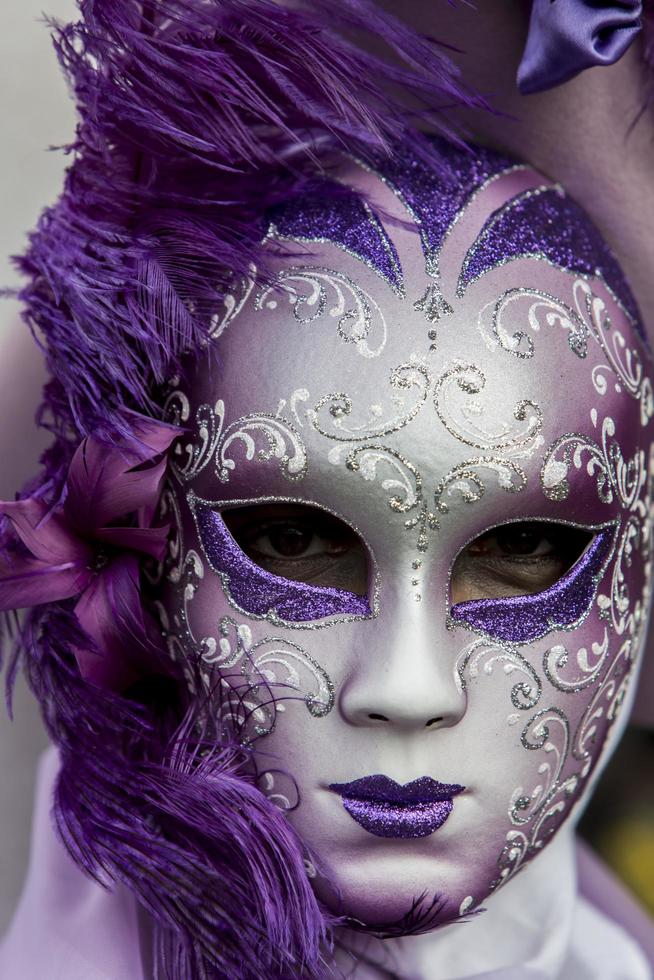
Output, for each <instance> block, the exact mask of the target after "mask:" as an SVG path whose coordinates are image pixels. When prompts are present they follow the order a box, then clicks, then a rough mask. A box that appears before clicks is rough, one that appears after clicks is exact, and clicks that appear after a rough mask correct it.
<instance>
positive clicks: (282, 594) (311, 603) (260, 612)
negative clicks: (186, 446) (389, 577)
mask: <svg viewBox="0 0 654 980" xmlns="http://www.w3.org/2000/svg"><path fill="white" fill-rule="evenodd" d="M189 503H190V505H191V509H192V511H193V514H194V517H195V522H196V525H197V529H198V534H199V536H200V541H201V542H202V549H203V551H204V554H205V556H206V559H207V561H208V562H209V565H210V567H211V569H212V570H213V571H214V572H216V573H217V574H218V575H220V577H221V579H222V581H223V587H224V589H225V592H226V594H227V596H228V598H229V599H231V600H232V601H233V602H234V603H235V604H236V605H237V606H238V607H239V609H241V610H242V611H243V612H245V613H249V614H251V615H253V616H262V617H264V616H268V615H270V614H271V613H272V614H273V615H274V616H275V617H276V618H279V619H282V620H285V621H286V622H290V623H304V622H310V621H311V620H315V619H324V618H325V617H326V616H357V617H361V616H371V615H372V610H371V608H370V603H369V601H368V598H367V596H360V595H356V594H355V593H354V592H347V591H345V590H343V589H334V588H330V587H327V586H318V585H307V584H306V583H304V582H293V581H292V580H290V579H287V578H283V577H282V576H280V575H273V574H272V573H271V572H267V571H265V569H263V568H260V567H259V566H258V565H256V564H255V563H254V562H253V561H252V560H251V559H250V558H248V556H247V555H246V554H244V552H243V551H242V550H241V549H240V548H239V546H238V545H237V543H236V542H235V541H234V539H233V537H232V536H231V534H230V533H229V531H228V530H227V527H226V525H225V522H224V521H223V519H222V517H221V515H220V513H219V512H218V511H217V510H214V509H213V508H212V507H210V506H208V505H206V504H201V503H200V502H199V501H197V500H196V499H189Z"/></svg>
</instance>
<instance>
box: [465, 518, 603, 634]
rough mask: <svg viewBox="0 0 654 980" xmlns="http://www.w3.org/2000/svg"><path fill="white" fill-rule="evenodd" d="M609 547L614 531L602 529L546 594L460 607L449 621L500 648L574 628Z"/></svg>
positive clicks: (584, 610) (587, 606) (588, 602)
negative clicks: (497, 642) (499, 644)
mask: <svg viewBox="0 0 654 980" xmlns="http://www.w3.org/2000/svg"><path fill="white" fill-rule="evenodd" d="M614 541H615V527H613V526H612V527H607V528H603V529H602V530H601V531H599V532H598V534H597V535H596V536H595V537H594V538H593V540H592V542H591V544H590V546H589V547H588V548H587V549H586V551H585V552H584V554H583V555H582V556H581V558H580V559H579V561H578V562H577V563H576V564H575V565H574V566H573V568H572V569H571V570H570V571H569V572H568V573H567V575H564V576H563V578H562V579H560V580H559V581H558V582H557V583H556V584H555V585H553V586H551V587H550V588H549V589H545V591H543V592H537V593H535V594H533V595H518V596H508V597H507V598H503V599H472V600H470V601H469V602H459V603H457V604H456V605H454V606H452V608H451V609H450V618H451V619H452V620H453V621H454V622H455V623H461V624H462V625H465V626H471V627H472V628H473V629H477V630H483V631H484V632H485V633H488V634H489V635H490V636H492V637H494V638H495V639H497V640H502V641H504V642H505V643H531V642H532V641H533V640H537V639H538V638H539V637H541V636H544V635H545V634H546V633H549V632H551V630H554V629H559V628H563V629H567V628H569V627H570V626H574V625H575V623H578V622H579V620H580V619H581V618H582V617H583V616H584V615H585V614H586V613H587V612H588V610H589V609H590V605H591V603H592V601H593V599H594V597H595V592H596V589H597V584H598V582H599V579H600V577H601V575H602V571H603V569H604V567H605V565H606V562H607V561H608V559H609V557H610V555H611V553H612V551H613V543H614Z"/></svg>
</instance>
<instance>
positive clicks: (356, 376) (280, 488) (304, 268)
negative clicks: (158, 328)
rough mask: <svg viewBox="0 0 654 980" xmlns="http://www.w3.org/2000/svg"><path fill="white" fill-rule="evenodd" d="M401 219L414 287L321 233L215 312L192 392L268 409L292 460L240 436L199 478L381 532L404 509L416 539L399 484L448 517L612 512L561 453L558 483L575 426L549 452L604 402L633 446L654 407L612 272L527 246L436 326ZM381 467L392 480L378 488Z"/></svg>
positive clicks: (430, 514)
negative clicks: (273, 276)
mask: <svg viewBox="0 0 654 980" xmlns="http://www.w3.org/2000/svg"><path fill="white" fill-rule="evenodd" d="M403 234H404V241H403V242H402V243H401V247H400V250H399V251H400V255H401V256H402V258H403V260H404V261H403V265H404V268H405V269H406V279H407V286H406V288H407V292H406V295H398V294H397V293H396V292H395V291H394V290H392V289H391V288H389V286H388V285H387V284H386V283H385V282H383V281H381V280H380V277H379V276H378V275H376V274H375V272H374V271H372V270H370V269H369V268H367V267H366V266H365V265H364V264H363V263H362V262H360V261H359V260H357V259H356V258H354V257H352V256H349V255H347V254H345V255H344V254H343V253H342V251H340V250H339V249H337V248H335V247H329V248H327V247H325V246H320V247H316V246H307V247H306V248H305V250H304V254H303V256H302V262H301V263H299V262H295V263H294V264H293V265H290V266H286V267H284V268H283V269H282V270H281V272H280V280H281V281H280V284H279V285H277V286H276V287H260V288H256V287H254V288H252V289H251V291H250V293H249V296H248V298H247V300H246V301H245V303H244V304H243V306H242V309H241V311H240V313H239V315H238V317H237V318H235V319H234V320H232V322H230V323H229V324H228V325H227V326H225V327H223V329H222V332H221V334H220V336H219V338H218V341H217V348H218V351H217V357H216V358H215V359H214V360H213V361H211V362H209V361H207V362H206V364H205V367H204V369H203V370H202V371H200V372H198V373H197V374H196V375H195V376H194V378H193V383H192V388H193V399H194V404H195V405H196V406H197V405H199V404H200V403H202V402H205V403H206V404H207V405H214V403H215V402H216V398H217V396H220V399H221V400H222V402H224V412H225V421H226V423H227V424H229V425H232V424H235V423H236V422H237V421H238V420H239V419H241V420H243V419H245V420H247V419H250V418H251V417H252V418H253V417H254V416H257V415H259V416H261V417H266V418H272V419H274V420H275V421H274V428H275V430H276V432H277V434H278V437H279V438H280V439H282V440H283V441H284V440H285V443H286V445H285V448H284V450H283V452H282V453H281V457H284V456H288V455H289V454H290V455H291V457H292V458H293V467H295V471H294V472H292V473H291V472H289V468H288V467H287V466H284V465H280V456H279V455H276V454H275V453H272V454H270V453H267V452H265V451H262V445H263V444H262V445H260V446H259V447H258V450H257V451H255V452H248V451H247V445H248V444H247V440H245V439H240V440H239V439H238V438H232V440H231V442H230V447H231V450H232V452H233V453H234V454H235V455H234V459H236V458H238V465H235V466H233V467H231V468H228V469H227V470H224V471H223V477H224V476H228V477H229V479H228V480H227V481H223V480H221V479H219V480H216V476H217V472H216V468H215V466H214V467H213V468H208V469H205V470H204V471H203V473H202V474H201V475H200V476H199V478H198V481H197V492H198V493H200V495H204V496H211V495H212V494H214V495H215V494H216V493H217V495H218V497H220V496H224V499H226V500H228V499H230V498H232V499H233V498H234V497H247V496H257V495H261V496H270V495H279V494H284V495H287V496H288V495H293V496H295V495H297V496H299V497H306V498H307V499H310V500H312V501H316V502H321V503H323V504H324V505H325V506H326V507H329V508H332V509H335V510H336V511H338V512H340V513H343V514H344V515H349V516H350V517H351V519H352V520H353V521H354V522H355V523H357V525H358V526H359V527H363V528H365V526H366V525H367V524H370V525H371V526H378V525H379V520H380V518H383V525H384V534H385V535H386V534H387V525H391V526H392V525H393V523H394V524H395V525H396V526H397V528H398V529H399V531H400V535H399V536H400V537H401V538H402V540H405V541H406V543H407V546H411V547H413V546H417V537H420V527H418V530H417V531H416V533H415V534H414V535H413V540H412V542H411V543H410V539H411V538H412V536H411V535H410V534H404V533H403V531H402V529H403V528H404V524H405V520H404V517H403V515H404V514H405V513H406V511H404V510H398V509H397V508H396V509H395V511H393V508H392V507H391V502H392V501H393V500H394V499H396V498H397V497H398V496H399V497H400V498H402V501H401V502H402V504H403V505H411V506H409V510H413V511H415V512H416V514H420V511H421V509H422V510H424V511H426V512H427V513H426V514H423V515H422V517H421V520H422V521H423V523H424V522H425V521H426V522H427V523H429V521H431V523H432V524H434V525H436V524H438V525H439V530H440V532H441V533H446V534H450V533H452V532H453V531H455V530H456V528H457V524H458V525H461V523H462V522H463V524H464V525H465V527H466V528H469V524H468V522H469V521H470V520H471V519H472V520H473V521H474V522H478V523H479V530H480V531H481V530H482V529H483V526H484V525H486V526H488V525H489V524H492V523H493V521H495V522H499V521H501V520H510V519H515V518H516V517H518V516H525V515H528V514H533V515H534V516H551V517H552V518H554V519H556V518H560V519H565V520H570V521H576V522H579V523H582V524H588V523H592V522H593V521H602V520H607V519H611V518H612V517H614V516H615V514H616V512H617V509H619V503H618V501H617V499H615V500H614V502H613V506H607V504H606V502H605V501H602V500H600V499H599V498H598V496H597V492H596V487H595V483H594V481H593V480H589V479H588V477H587V473H586V471H585V469H584V468H582V467H577V466H575V465H572V466H569V467H568V469H567V470H566V475H565V480H566V481H567V482H566V485H569V486H570V488H571V490H572V491H573V492H567V493H566V494H565V497H564V496H563V495H562V488H561V486H560V484H561V480H562V479H563V477H562V473H563V470H562V468H561V467H562V466H565V460H564V458H563V457H564V456H565V455H566V452H568V448H570V447H571V446H572V443H570V444H569V446H567V445H566V446H565V447H564V448H563V449H562V450H561V453H559V455H562V458H561V459H559V458H554V457H555V456H556V453H554V456H552V458H551V460H550V461H549V462H548V459H549V457H548V455H547V454H548V450H550V449H551V447H554V446H555V444H556V443H557V441H558V440H560V439H561V438H562V437H563V436H565V435H566V434H567V433H577V434H578V435H579V436H584V437H586V438H587V439H588V440H590V442H591V443H592V442H593V441H598V442H599V444H601V442H602V438H603V434H602V426H603V424H604V420H605V419H606V418H611V419H612V420H613V423H614V425H616V426H617V428H618V430H619V431H617V438H618V440H621V445H622V447H623V451H624V454H625V456H631V455H633V452H634V451H635V443H634V439H635V440H636V442H637V441H638V433H639V430H641V429H642V428H643V426H642V421H643V419H645V420H647V413H648V411H649V409H648V407H647V400H648V397H649V395H648V389H647V386H646V383H645V377H644V372H641V373H642V374H643V377H641V378H640V381H639V382H637V381H636V378H635V375H634V377H631V376H629V374H628V372H629V371H630V370H631V371H632V372H633V370H634V369H635V368H636V360H637V358H638V357H639V356H641V355H639V350H638V349H639V346H640V345H639V342H638V338H637V336H636V335H635V332H634V330H633V329H632V328H631V326H630V324H629V321H628V319H627V317H626V316H625V315H624V313H623V312H622V310H621V309H620V307H619V306H618V305H617V304H616V302H615V300H614V299H613V297H612V296H611V294H610V292H609V291H608V290H607V288H606V286H605V285H604V284H603V283H602V282H601V281H595V282H591V281H588V280H587V279H584V278H580V277H578V276H575V275H573V274H570V273H568V272H565V271H562V270H560V269H556V268H554V267H553V266H551V265H550V264H549V263H547V262H545V261H539V260H538V259H534V258H524V259H518V260H514V261H513V262H511V263H510V264H505V265H501V266H500V267H498V268H497V269H495V270H491V271H489V272H488V273H487V274H486V275H485V276H483V277H481V278H480V279H479V280H478V281H477V282H474V283H472V284H471V285H469V286H468V287H467V289H466V290H465V292H464V294H463V295H462V296H457V295H456V292H454V294H453V295H450V296H449V297H448V298H447V303H448V306H449V311H448V314H447V316H446V317H443V318H441V319H440V321H439V322H438V324H437V329H434V325H433V322H432V321H429V320H427V319H426V318H425V316H424V311H423V310H421V309H420V308H418V309H416V299H415V298H416V297H419V296H420V290H421V289H423V288H424V273H423V272H422V270H423V262H422V256H421V250H420V243H419V241H418V236H417V235H416V234H415V233H411V231H405V230H403ZM455 249H456V242H454V243H453V250H455ZM461 251H462V249H461V248H459V252H461ZM444 258H445V260H446V261H445V262H444V261H443V258H441V264H442V265H447V263H448V262H449V261H450V259H449V255H448V254H447V253H445V256H444ZM416 270H417V272H416ZM451 278H452V279H454V277H453V276H452V277H451ZM413 280H415V282H414V281H413ZM418 305H419V304H418ZM623 345H624V346H623ZM209 365H210V369H209ZM643 413H645V414H644V415H643ZM246 427H247V426H246ZM236 431H237V430H235V432H234V433H233V435H234V436H235V434H236ZM253 431H254V430H253ZM258 431H259V436H258V437H257V438H259V440H261V439H263V440H264V441H265V439H266V438H267V437H266V436H265V435H264V433H263V430H262V429H259V430H258ZM268 435H269V436H270V433H269V434H268ZM613 435H616V433H614V434H613ZM255 441H256V440H255ZM264 449H265V447H264ZM234 459H232V460H231V462H232V463H233V462H234ZM225 462H226V463H229V462H230V460H228V459H226V461H225ZM289 477H292V479H289ZM389 480H391V481H394V487H395V491H396V492H385V491H384V487H383V484H384V483H387V482H388V481H389ZM419 497H420V498H421V499H418V498H419ZM563 501H565V502H563ZM473 503H474V504H475V507H474V513H473V508H471V506H470V505H471V504H473ZM394 515H395V517H396V520H395V522H393V521H392V520H391V518H392V517H393V516H394ZM457 515H458V519H457ZM432 518H433V520H432ZM460 533H461V532H460V531H459V534H460ZM397 544H398V541H395V540H394V542H393V545H394V546H397ZM424 545H425V535H424V534H423V535H422V536H421V548H422V547H424Z"/></svg>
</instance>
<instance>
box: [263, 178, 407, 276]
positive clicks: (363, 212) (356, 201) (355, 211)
mask: <svg viewBox="0 0 654 980" xmlns="http://www.w3.org/2000/svg"><path fill="white" fill-rule="evenodd" d="M269 217H270V220H271V231H272V232H273V234H276V235H277V236H278V237H280V238H285V239H291V240H294V241H304V242H324V241H328V242H332V243H333V244H334V245H337V246H338V247H339V248H343V249H345V251H346V252H349V253H351V254H352V255H354V256H356V258H358V259H361V261H362V262H365V263H366V265H368V266H369V267H370V268H371V269H374V270H375V272H378V273H379V275H380V276H381V277H382V278H383V279H385V280H386V282H387V283H388V284H389V285H390V286H391V287H392V288H393V289H394V290H395V291H396V292H398V293H403V292H404V278H403V275H402V266H401V264H400V257H399V255H398V254H397V250H396V248H395V245H393V242H392V241H391V240H390V238H389V237H388V235H387V234H386V231H385V230H384V227H383V225H382V223H381V221H380V220H379V218H378V217H377V215H376V214H375V212H374V211H373V210H372V208H370V207H369V206H368V205H367V204H366V203H365V201H363V200H362V198H361V197H360V196H359V195H358V194H354V193H353V192H352V191H351V190H349V189H347V188H342V187H340V186H339V185H338V184H335V183H328V182H326V181H325V182H324V186H323V187H321V186H320V185H318V186H317V187H316V188H315V190H314V195H313V196H312V197H308V196H307V197H302V198H301V199H299V200H295V201H291V202H290V203H288V204H284V205H280V206H279V207H277V208H274V209H273V210H271V211H270V212H269Z"/></svg>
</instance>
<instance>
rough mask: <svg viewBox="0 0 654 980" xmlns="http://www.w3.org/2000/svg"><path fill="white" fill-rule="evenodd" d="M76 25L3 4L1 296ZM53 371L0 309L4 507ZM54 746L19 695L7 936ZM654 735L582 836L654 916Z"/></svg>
mask: <svg viewBox="0 0 654 980" xmlns="http://www.w3.org/2000/svg"><path fill="white" fill-rule="evenodd" d="M42 3H44V4H45V5H46V6H47V9H48V13H49V15H50V16H52V17H56V18H59V19H61V20H69V19H72V18H73V17H74V14H75V5H74V2H73V0H5V2H4V4H3V30H2V32H0V131H1V132H2V150H1V152H0V285H1V286H5V287H6V286H16V285H18V279H17V276H16V274H15V272H14V270H13V268H12V266H11V263H10V260H9V256H10V255H12V254H16V253H18V252H20V251H21V250H22V249H23V248H24V246H25V242H26V237H25V236H26V232H27V231H28V230H29V228H31V227H32V226H33V225H34V224H35V223H36V221H37V218H38V215H39V213H40V211H41V209H42V208H43V207H44V206H45V205H47V204H48V203H50V202H52V201H53V200H54V199H55V197H56V196H57V193H58V190H59V188H60V185H61V181H62V175H63V171H64V168H65V162H66V161H65V156H64V154H63V153H62V152H61V151H49V150H48V147H52V146H60V145H62V144H64V143H66V142H67V141H69V140H70V139H71V137H72V134H73V131H74V115H73V111H72V106H71V103H70V100H69V98H68V94H67V91H66V86H65V83H64V81H63V79H62V77H61V74H60V72H59V68H58V65H57V62H56V58H55V56H54V53H53V50H52V46H51V43H50V39H49V35H48V30H47V27H46V26H45V23H44V20H43V16H42V12H41V4H42ZM44 376H45V374H44V368H43V364H42V361H41V358H40V355H39V354H38V351H37V348H36V347H35V345H34V344H33V342H32V340H31V338H30V337H29V335H28V332H27V331H26V330H25V328H24V327H22V326H21V324H20V319H19V309H18V304H17V303H16V302H15V301H14V300H11V299H7V300H5V301H4V302H2V303H1V304H0V498H1V499H10V498H11V497H13V494H14V492H15V490H16V489H17V487H19V486H20V485H21V483H22V482H23V481H24V480H25V479H26V478H27V477H29V476H30V475H31V474H32V472H33V471H34V469H35V467H36V464H37V460H38V456H39V454H40V452H41V451H42V449H43V447H44V439H43V437H42V436H41V435H39V434H38V433H37V432H36V430H35V429H34V427H33V424H32V420H33V416H34V412H35V409H36V406H37V403H38V398H39V389H40V386H41V384H42V382H43V379H44ZM45 744H46V736H45V733H44V731H43V728H42V725H41V723H40V720H39V717H38V714H37V711H36V708H35V705H34V702H33V700H32V698H31V697H30V695H29V692H27V690H26V688H25V685H24V683H22V682H20V683H19V684H18V688H17V692H16V698H15V704H14V721H13V723H11V722H10V721H9V720H8V718H7V717H6V713H5V712H4V710H0V773H2V778H1V779H0V827H1V828H2V831H1V834H0V933H2V931H4V929H5V927H6V925H7V924H8V922H9V919H10V916H11V913H12V910H13V908H14V906H15V903H16V900H17V898H18V895H19V892H20V887H21V884H22V879H23V876H24V873H25V867H26V862H27V855H28V849H29V833H30V820H31V808H32V800H33V782H34V772H35V765H36V759H37V757H38V755H39V754H40V752H41V751H42V749H43V747H44V746H45ZM653 773H654V734H652V733H649V732H644V731H640V730H637V729H630V730H629V731H628V732H627V734H626V736H625V738H624V740H623V742H622V744H621V746H620V748H619V749H618V752H617V753H616V755H615V757H614V759H613V760H612V762H611V764H610V766H609V769H608V771H607V773H606V775H605V776H604V777H603V779H602V782H601V783H600V785H599V787H598V789H597V792H596V794H595V797H594V799H593V801H592V803H591V805H590V807H589V809H588V810H587V812H586V814H585V816H584V818H583V820H582V824H581V831H582V833H583V834H584V836H585V837H586V838H587V839H588V840H589V842H590V843H591V844H592V845H593V847H595V848H596V849H597V850H598V851H599V852H600V854H601V855H602V856H603V857H604V858H605V860H606V861H607V862H608V863H609V865H611V866H612V867H613V868H614V870H615V871H616V872H617V873H618V874H619V875H620V877H621V878H622V879H623V881H624V882H625V883H626V884H627V885H628V886H629V887H630V888H631V890H632V891H633V893H634V894H635V895H636V896H637V897H638V898H639V899H640V900H641V901H642V903H643V904H644V905H645V906H647V907H648V908H649V909H650V910H651V911H652V912H653V913H654V778H653Z"/></svg>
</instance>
